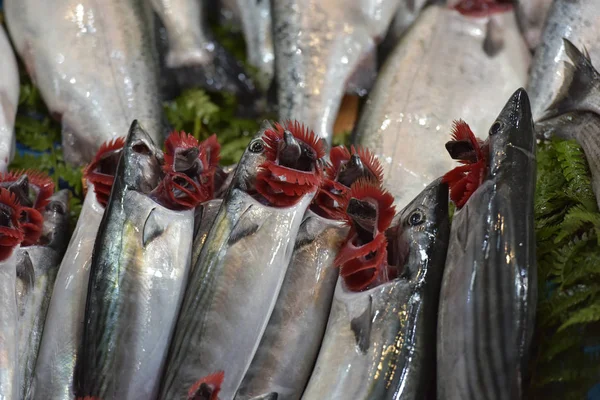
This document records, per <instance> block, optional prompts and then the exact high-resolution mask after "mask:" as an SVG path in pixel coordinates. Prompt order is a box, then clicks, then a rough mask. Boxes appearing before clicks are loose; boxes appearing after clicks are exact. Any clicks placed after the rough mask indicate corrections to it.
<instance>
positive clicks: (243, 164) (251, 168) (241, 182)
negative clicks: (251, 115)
mask: <svg viewBox="0 0 600 400" xmlns="http://www.w3.org/2000/svg"><path fill="white" fill-rule="evenodd" d="M265 147H266V145H265V142H264V140H263V138H262V130H261V131H259V133H258V134H257V135H256V136H254V138H252V140H251V141H250V143H249V144H248V147H246V150H245V151H244V154H243V155H242V157H241V158H240V162H239V163H238V164H237V168H235V170H234V172H233V174H234V175H233V177H232V179H231V184H230V187H234V188H237V189H240V190H242V191H244V192H248V193H250V192H252V190H253V188H254V185H255V183H256V175H257V174H258V170H259V167H260V166H261V165H262V164H263V163H264V162H265V161H266V160H267V157H266V155H265Z"/></svg>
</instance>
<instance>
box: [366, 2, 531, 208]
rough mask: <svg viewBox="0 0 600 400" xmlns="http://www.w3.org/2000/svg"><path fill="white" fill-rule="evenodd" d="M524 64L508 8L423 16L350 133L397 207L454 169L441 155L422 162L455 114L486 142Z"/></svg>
mask: <svg viewBox="0 0 600 400" xmlns="http://www.w3.org/2000/svg"><path fill="white" fill-rule="evenodd" d="M492 38H493V39H492ZM486 42H492V44H491V45H490V48H488V50H489V51H491V52H492V53H494V54H488V53H486V50H484V46H485V43H486ZM529 59H530V55H529V51H528V49H527V47H526V45H525V42H524V41H523V39H522V37H521V36H520V33H519V31H518V28H517V26H516V19H515V15H514V11H512V10H511V11H506V12H500V13H495V14H492V15H489V16H486V17H478V18H477V17H472V16H465V15H462V14H461V13H459V12H458V11H455V10H452V9H449V8H447V7H445V6H438V5H432V6H430V7H427V8H425V10H423V12H422V13H421V14H420V16H419V18H418V19H417V21H415V23H414V24H413V26H412V27H411V29H410V30H409V31H408V32H407V33H406V34H405V35H404V37H403V38H402V39H401V41H400V42H399V43H398V45H397V46H396V48H395V49H394V51H393V52H392V54H391V55H390V56H389V57H388V59H387V61H386V62H385V64H384V66H383V68H382V70H381V72H380V74H379V77H378V79H377V82H376V84H375V87H374V88H373V90H372V92H371V93H370V94H369V98H368V100H367V102H366V104H365V107H364V109H363V111H362V114H361V116H360V119H359V122H358V125H357V128H356V131H355V132H356V140H357V143H358V144H360V145H362V146H364V147H368V148H369V149H371V150H372V151H373V152H374V153H375V154H376V155H377V156H378V158H379V160H381V162H382V164H383V167H384V173H385V179H384V183H385V184H386V187H388V188H389V190H390V192H391V193H392V195H394V198H395V202H396V204H397V205H398V206H399V207H404V206H405V205H406V204H408V202H410V201H411V200H412V199H413V198H414V197H415V196H416V195H417V194H418V193H420V192H421V191H422V190H423V188H424V187H425V186H426V185H427V184H428V183H429V182H432V181H433V180H434V179H436V178H437V177H439V176H441V175H443V174H444V173H445V172H446V171H448V170H449V169H451V168H452V167H453V163H452V160H451V159H450V157H448V156H447V155H446V154H445V153H444V152H443V151H439V152H434V153H433V154H428V155H427V162H423V151H425V149H443V148H444V144H445V143H446V141H447V135H448V132H450V131H451V127H452V123H453V120H454V119H455V118H456V117H457V116H461V117H462V118H463V119H464V120H465V121H467V122H468V123H469V125H470V126H471V128H473V131H474V132H475V134H476V135H478V136H480V137H484V135H485V134H486V132H487V130H488V128H489V126H490V124H491V123H492V122H493V117H491V116H490V115H489V110H493V109H500V108H502V106H503V105H504V103H503V102H504V100H503V99H506V98H508V97H509V96H510V94H511V93H512V92H513V91H514V90H515V88H516V87H520V86H523V85H524V84H525V81H526V79H527V68H528V65H529ZM490 93H494V94H493V95H490ZM416 149H419V150H416Z"/></svg>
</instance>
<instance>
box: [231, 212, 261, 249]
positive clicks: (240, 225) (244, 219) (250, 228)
mask: <svg viewBox="0 0 600 400" xmlns="http://www.w3.org/2000/svg"><path fill="white" fill-rule="evenodd" d="M250 210H252V206H249V207H248V208H247V209H246V211H244V213H243V214H242V215H241V217H240V219H239V220H238V221H237V223H236V224H235V226H234V227H233V229H232V230H231V233H230V234H229V240H228V241H227V244H229V245H230V246H232V245H234V244H235V243H237V242H238V241H239V240H241V239H243V238H245V237H246V236H250V235H252V234H253V233H255V232H256V231H258V229H259V228H260V225H259V224H257V223H256V221H254V220H253V219H252V218H251V217H249V216H248V213H249V212H250Z"/></svg>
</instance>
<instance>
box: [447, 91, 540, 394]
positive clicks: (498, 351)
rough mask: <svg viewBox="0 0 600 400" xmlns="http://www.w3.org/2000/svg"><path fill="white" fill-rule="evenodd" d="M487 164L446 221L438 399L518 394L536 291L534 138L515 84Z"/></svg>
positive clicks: (493, 134)
mask: <svg viewBox="0 0 600 400" xmlns="http://www.w3.org/2000/svg"><path fill="white" fill-rule="evenodd" d="M489 132H490V138H489V144H490V164H489V165H490V170H489V173H488V176H487V177H486V179H485V180H484V181H483V183H482V185H481V186H480V187H479V188H478V189H477V190H476V191H475V192H474V193H473V195H472V196H471V198H470V199H469V200H468V202H467V203H466V205H465V206H464V207H463V208H462V209H461V210H460V211H458V212H456V214H455V215H454V218H453V220H452V228H451V231H450V245H449V247H448V255H447V260H446V268H445V271H444V278H443V282H442V290H441V294H440V307H439V319H438V335H437V337H438V340H437V345H438V347H437V367H438V369H437V396H438V397H437V398H438V399H484V398H493V399H507V400H508V399H520V398H522V395H523V379H524V375H525V373H526V368H527V362H528V353H529V345H530V342H531V336H532V334H533V327H534V326H533V325H534V320H535V306H536V296H537V281H536V265H535V238H534V224H533V215H534V212H533V198H534V191H535V175H536V162H535V143H536V142H535V136H534V132H533V121H532V118H531V110H530V105H529V99H528V97H527V93H526V92H525V90H523V89H519V90H517V91H516V92H515V93H514V94H513V95H512V97H511V98H510V99H509V101H508V102H507V104H506V105H505V107H504V109H503V110H502V111H501V112H500V114H499V116H498V118H497V120H496V122H494V124H493V125H492V127H491V128H490V131H489Z"/></svg>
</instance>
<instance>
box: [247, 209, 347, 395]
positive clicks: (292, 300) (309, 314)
mask: <svg viewBox="0 0 600 400" xmlns="http://www.w3.org/2000/svg"><path fill="white" fill-rule="evenodd" d="M347 233H348V227H347V226H345V225H344V223H343V222H342V221H336V220H332V219H328V218H323V217H321V216H319V215H317V214H315V213H314V212H313V211H311V210H308V211H307V212H306V214H305V216H304V220H303V221H302V224H301V225H300V229H299V231H298V236H297V238H296V245H295V248H294V254H293V256H292V260H291V261H290V264H289V266H288V270H287V274H286V276H285V280H284V282H283V285H282V287H281V290H280V292H279V297H278V299H277V303H276V305H275V309H274V310H273V313H272V314H271V319H270V320H269V324H268V326H267V329H266V331H265V333H264V335H263V337H262V341H261V344H260V346H259V348H258V351H257V353H256V355H255V356H254V359H253V360H252V364H251V365H250V368H249V369H248V372H247V373H246V376H245V377H244V380H243V382H242V384H241V386H240V389H239V390H238V393H237V395H236V397H235V398H236V400H250V399H254V398H255V396H259V395H263V394H268V393H273V392H274V393H276V394H277V399H280V400H283V399H285V400H298V399H300V397H301V395H302V392H303V391H304V388H305V386H306V383H307V382H308V379H309V378H310V373H311V371H312V367H313V365H314V361H315V359H316V357H317V354H318V352H319V347H320V346H321V340H322V338H323V333H324V332H325V326H326V324H327V317H328V315H329V309H330V307H331V300H332V298H333V292H334V288H335V284H336V282H337V278H338V271H337V269H336V268H334V266H333V260H334V259H335V257H336V255H337V252H338V250H339V248H340V247H341V245H342V242H343V241H344V239H345V237H346V234H347Z"/></svg>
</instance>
